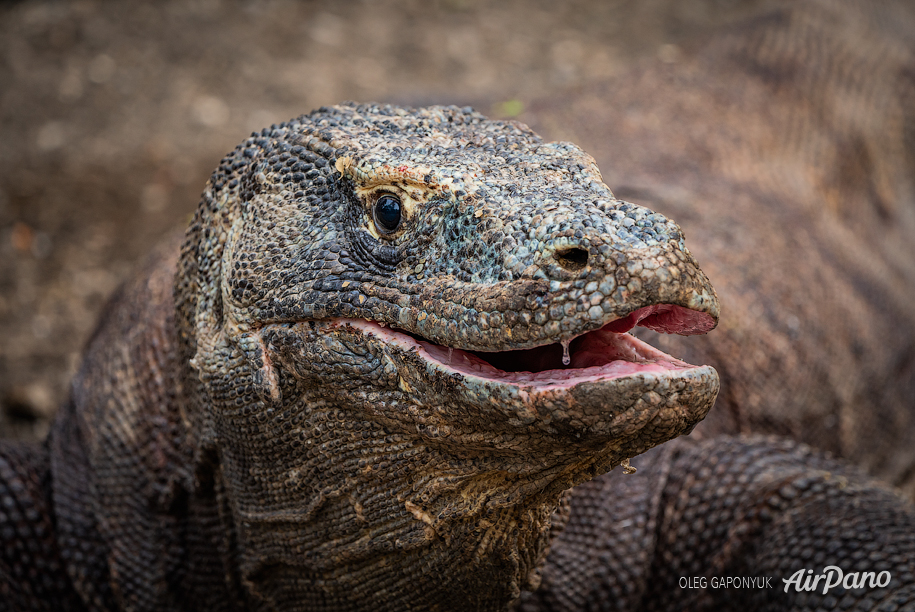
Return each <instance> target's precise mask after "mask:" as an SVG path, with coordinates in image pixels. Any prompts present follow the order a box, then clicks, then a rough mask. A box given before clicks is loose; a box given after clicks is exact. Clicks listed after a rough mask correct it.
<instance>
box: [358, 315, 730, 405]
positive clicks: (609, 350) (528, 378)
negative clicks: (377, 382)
mask: <svg viewBox="0 0 915 612" xmlns="http://www.w3.org/2000/svg"><path fill="white" fill-rule="evenodd" d="M347 324H350V325H353V324H354V321H353V320H348V321H347ZM356 325H357V326H358V327H362V328H363V331H365V332H368V333H371V334H372V335H376V336H382V337H383V338H384V340H385V341H386V342H389V343H391V344H395V345H399V346H400V347H401V348H403V349H404V350H411V351H415V352H416V353H418V354H419V355H420V356H421V357H423V358H424V359H426V360H427V361H430V362H433V364H435V365H436V366H437V367H440V368H443V369H445V370H447V371H451V372H453V373H459V374H461V375H463V376H471V377H477V378H481V379H485V380H489V381H493V382H499V383H503V384H510V385H517V386H524V387H537V388H542V387H550V388H556V387H572V386H575V385H577V384H580V383H583V382H595V381H599V380H608V379H613V378H623V377H628V376H632V375H636V374H652V373H653V374H662V373H669V372H672V371H682V370H688V369H693V368H696V367H697V366H694V365H690V364H688V363H686V362H684V361H681V360H679V359H676V358H674V357H671V356H670V355H668V354H666V353H664V352H662V351H660V350H658V349H656V348H654V347H652V346H650V345H649V344H646V343H645V342H642V341H641V340H639V339H638V338H635V337H634V336H632V335H630V334H629V333H627V332H628V331H629V330H631V329H632V328H634V327H635V326H637V325H638V326H641V327H646V328H648V329H652V330H655V331H658V332H662V333H675V334H680V335H693V334H704V333H706V332H707V331H709V330H710V329H712V328H713V327H714V326H715V321H714V319H713V318H712V317H711V316H710V315H708V314H705V313H702V312H697V311H694V310H690V309H688V308H684V307H682V306H676V305H673V304H656V305H652V306H645V307H643V308H640V309H638V310H636V311H635V312H633V313H631V314H629V315H628V316H626V317H623V318H621V319H616V320H614V321H611V322H610V323H607V324H606V325H604V326H603V327H602V328H600V329H597V330H594V331H590V332H587V333H584V334H582V335H580V336H578V337H576V338H574V339H572V340H571V341H568V342H567V341H563V342H558V343H554V344H549V345H545V346H539V347H535V348H531V349H521V350H510V351H491V352H487V351H465V350H461V349H454V348H449V347H445V346H441V345H438V344H435V343H433V342H430V341H428V340H426V339H425V338H422V337H419V336H416V335H414V334H410V333H408V332H405V331H401V330H396V329H386V328H383V327H381V326H379V325H378V324H377V323H373V322H369V321H359V322H358V323H357V324H356Z"/></svg>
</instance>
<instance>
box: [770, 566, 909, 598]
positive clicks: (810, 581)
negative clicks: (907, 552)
mask: <svg viewBox="0 0 915 612" xmlns="http://www.w3.org/2000/svg"><path fill="white" fill-rule="evenodd" d="M892 579H893V576H892V574H890V573H889V572H888V571H885V570H884V571H882V572H880V573H877V572H848V573H847V574H846V573H845V572H843V571H842V568H840V567H837V566H835V565H827V566H826V567H824V568H823V573H822V574H816V575H814V573H813V570H812V569H799V570H797V571H796V572H794V573H793V574H791V577H790V578H788V579H785V578H782V582H784V583H785V592H786V593H787V592H788V589H790V588H791V587H792V586H793V587H794V590H795V591H797V592H798V593H800V592H802V591H815V590H817V587H818V586H819V584H820V581H821V580H822V581H823V595H825V594H826V593H828V592H829V589H833V588H836V587H839V586H841V587H842V588H845V589H849V590H851V589H864V588H870V589H878V588H883V587H885V586H887V585H889V583H890V581H891V580H892Z"/></svg>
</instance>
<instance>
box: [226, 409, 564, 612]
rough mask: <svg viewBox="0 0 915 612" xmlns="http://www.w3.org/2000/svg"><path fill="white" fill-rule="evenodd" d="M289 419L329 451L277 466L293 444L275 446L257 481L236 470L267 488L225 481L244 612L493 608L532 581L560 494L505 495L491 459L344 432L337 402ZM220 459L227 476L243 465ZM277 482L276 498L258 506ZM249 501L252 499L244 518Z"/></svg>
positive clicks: (407, 439)
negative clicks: (250, 609)
mask: <svg viewBox="0 0 915 612" xmlns="http://www.w3.org/2000/svg"><path fill="white" fill-rule="evenodd" d="M295 409H296V410H300V411H301V412H299V413H298V414H297V415H296V416H293V417H292V418H293V419H296V420H297V422H299V423H300V424H301V426H302V431H303V433H305V432H307V435H308V437H309V439H312V440H314V443H312V444H311V445H309V446H310V447H311V448H312V449H317V448H322V449H325V450H326V449H334V451H336V452H330V453H328V452H320V453H309V452H306V453H305V454H304V455H293V456H295V457H296V459H295V460H293V461H286V460H283V459H282V458H283V457H284V456H289V455H288V454H286V452H287V451H288V450H289V449H288V448H287V447H284V445H286V444H288V443H293V441H292V440H278V441H277V443H278V445H279V446H278V447H277V448H276V450H277V453H276V455H275V457H276V458H277V459H278V461H276V462H275V463H274V464H273V465H272V466H271V467H270V471H269V472H268V471H266V470H265V469H264V468H265V466H262V465H253V464H251V463H247V465H248V467H252V468H257V471H258V472H259V473H261V474H263V473H268V474H271V476H273V477H274V478H272V479H271V480H270V481H266V482H265V481H264V480H262V479H258V481H257V482H251V481H248V482H243V483H228V482H226V483H225V485H226V487H227V489H228V490H229V493H230V495H231V497H232V498H234V499H241V500H243V501H242V504H237V505H236V509H235V512H234V525H233V527H234V529H235V530H236V532H237V537H238V542H239V551H238V556H239V558H238V564H237V567H238V568H239V571H240V578H241V581H242V583H243V584H245V585H246V587H247V589H248V592H249V595H250V597H251V598H252V601H251V603H252V604H255V606H256V608H257V609H264V610H272V609H276V610H295V609H301V610H385V611H386V610H391V611H394V610H406V609H424V610H467V609H479V610H503V609H506V607H507V606H508V605H509V604H510V603H511V602H512V601H514V600H516V599H517V598H518V597H519V596H520V594H521V591H522V590H534V589H536V587H537V586H538V585H539V572H538V570H539V568H540V567H541V566H542V565H543V562H544V560H545V558H546V554H547V552H548V550H549V544H550V541H551V539H552V535H553V534H554V533H555V530H556V529H557V528H560V527H561V525H562V522H563V516H564V515H563V514H562V513H558V514H557V513H555V510H556V509H557V508H558V507H559V505H560V499H561V492H558V491H557V490H556V489H555V488H553V487H546V492H545V493H543V494H540V495H523V494H521V491H520V490H517V489H522V488H523V489H526V487H517V489H516V491H515V492H511V491H510V487H511V484H510V483H511V481H512V480H515V481H521V480H522V479H521V477H520V475H512V474H509V473H508V472H507V471H506V470H499V469H490V470H487V469H485V465H486V464H487V463H489V464H495V465H504V462H503V461H499V460H498V458H497V457H495V456H493V457H481V456H475V457H473V458H470V457H466V456H465V457H458V456H455V455H452V454H449V453H444V452H441V451H438V450H436V449H433V448H431V447H430V446H429V445H428V444H425V443H423V442H422V441H421V440H419V439H418V438H417V437H416V436H407V435H404V434H397V433H391V432H389V431H386V430H385V429H383V428H377V427H374V428H373V427H371V426H366V427H358V426H357V427H347V426H346V423H345V421H342V420H341V419H340V416H341V415H345V414H346V413H347V410H346V409H345V408H343V407H341V406H336V405H331V404H326V403H325V404H322V403H307V402H304V401H303V402H297V403H296V406H295ZM367 455H368V456H369V457H371V458H370V459H366V458H365V457H366V456H367ZM248 459H249V460H250V458H248ZM223 460H224V461H226V462H227V465H228V466H229V471H232V470H233V468H234V465H233V464H235V463H236V462H237V463H245V458H243V457H235V456H224V458H223ZM262 469H264V471H261V470H262ZM338 474H346V476H345V477H344V478H343V479H342V482H343V485H342V486H339V485H338V483H340V482H341V479H338V478H337V475H338ZM280 480H282V483H281V487H282V490H283V491H284V492H285V494H284V495H282V496H280V495H276V496H274V498H273V499H270V500H267V499H266V496H268V495H269V491H271V490H272V491H276V490H277V487H276V486H274V485H277V484H280V483H279V481H280ZM233 484H234V486H233ZM255 491H256V492H257V493H255V494H256V495H262V496H264V497H261V500H260V504H259V510H258V511H257V512H253V511H248V510H247V509H246V508H245V507H242V506H243V505H244V500H245V498H246V496H247V495H250V494H251V492H255ZM500 492H501V493H500ZM292 501H295V502H298V503H294V504H290V502H292ZM265 502H266V503H265Z"/></svg>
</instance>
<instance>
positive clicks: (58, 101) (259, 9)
mask: <svg viewBox="0 0 915 612" xmlns="http://www.w3.org/2000/svg"><path fill="white" fill-rule="evenodd" d="M760 3H761V0H742V1H737V0H570V1H567V2H561V3H558V2H551V1H522V0H506V1H497V0H489V1H484V0H437V1H427V0H402V1H395V0H385V1H375V0H363V1H357V0H348V1H339V2H313V1H301V2H294V1H292V0H270V1H264V2H260V1H257V2H255V1H253V0H251V1H248V2H242V1H219V0H193V1H186V2H177V1H173V2H161V3H122V2H113V1H111V2H94V1H79V2H61V1H49V0H37V1H27V2H6V3H2V4H0V134H2V138H0V437H15V438H23V439H34V438H36V437H40V436H42V435H43V434H44V433H45V432H46V431H47V427H48V424H49V420H50V418H51V417H52V416H53V414H54V412H55V410H56V407H57V406H58V405H59V404H60V402H61V401H62V400H63V399H64V397H65V395H66V390H67V383H68V380H69V378H70V377H71V376H72V374H73V372H74V370H75V368H76V366H77V363H78V360H79V355H80V350H81V347H82V344H83V343H84V342H85V340H86V338H87V337H88V335H89V333H90V332H91V330H92V327H93V325H94V321H95V319H96V317H97V316H98V313H99V311H100V310H101V308H102V306H103V304H104V301H105V299H106V297H107V296H108V295H109V294H110V293H111V292H112V291H113V290H114V288H115V287H116V286H117V285H118V283H119V282H120V281H121V280H122V279H124V278H125V276H126V275H127V274H128V273H129V271H130V269H131V267H132V266H133V265H134V264H135V263H136V262H137V261H138V259H139V258H141V257H142V256H143V254H144V253H145V252H147V251H148V250H149V249H150V248H151V246H152V245H153V244H155V242H156V241H157V240H160V239H161V238H162V236H163V235H165V234H166V233H168V232H169V231H174V230H175V228H179V227H181V226H182V225H183V224H185V223H186V222H187V220H188V218H189V216H190V215H191V213H192V211H193V209H194V207H195V206H196V203H197V199H198V197H199V194H200V191H201V189H202V187H203V184H204V183H205V181H206V178H207V176H208V174H209V172H210V171H211V170H212V169H213V168H214V167H215V165H216V163H217V162H218V161H219V159H220V158H221V156H222V155H223V154H224V153H225V152H226V151H228V150H230V149H231V148H232V147H233V146H234V145H235V144H236V143H237V142H239V141H240V140H241V139H243V138H244V137H245V136H247V135H248V133H250V132H251V131H252V130H255V129H260V128H261V127H264V126H265V125H269V124H270V123H274V122H279V121H282V120H285V119H288V118H290V117H293V116H295V115H298V114H301V113H303V112H307V111H308V110H311V109H313V108H315V107H318V106H321V105H323V104H332V103H335V102H338V101H342V100H348V99H354V100H376V101H387V102H396V103H404V104H413V105H417V104H427V103H447V104H452V103H453V104H460V105H464V104H472V105H474V106H476V107H477V108H478V109H479V110H481V111H483V112H486V113H489V114H491V115H496V116H503V117H506V116H514V115H516V114H518V113H519V112H520V111H521V110H523V108H524V106H525V104H527V103H529V101H531V100H533V99H536V98H537V97H539V96H542V95H544V94H546V93H555V92H556V91H569V92H574V91H575V89H576V88H577V87H581V86H583V85H585V84H587V83H589V82H591V81H594V80H596V79H600V78H602V77H606V76H609V75H612V74H614V73H617V72H619V71H621V70H623V69H624V68H627V67H628V66H630V65H631V64H632V63H633V62H637V61H645V62H655V61H663V62H676V60H677V57H678V54H679V49H680V47H681V46H682V45H688V44H689V41H690V40H696V39H701V38H702V36H703V34H704V33H705V32H707V31H708V30H709V28H711V27H714V26H717V25H719V24H721V23H724V22H726V21H727V20H729V19H732V18H734V17H737V16H739V15H740V14H742V13H745V12H746V11H748V10H751V9H752V8H754V7H755V6H757V5H758V4H760Z"/></svg>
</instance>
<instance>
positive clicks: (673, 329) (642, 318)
mask: <svg viewBox="0 0 915 612" xmlns="http://www.w3.org/2000/svg"><path fill="white" fill-rule="evenodd" d="M636 325H641V326H642V327H647V328H648V329H653V330H654V331H656V332H661V333H664V334H680V335H681V336H691V335H694V334H704V333H706V332H708V331H710V330H711V329H712V328H713V327H715V320H714V319H713V318H712V317H711V316H710V315H707V314H705V313H704V312H696V311H695V310H690V309H689V308H683V307H682V306H675V305H673V304H655V305H654V306H645V307H644V308H639V309H638V310H636V311H635V312H633V313H630V314H629V316H626V317H623V318H622V319H617V320H616V321H611V322H610V323H607V324H606V325H605V326H604V327H603V329H606V330H607V331H612V332H615V333H617V334H623V333H626V332H627V331H629V330H630V329H632V328H633V327H635V326H636Z"/></svg>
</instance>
